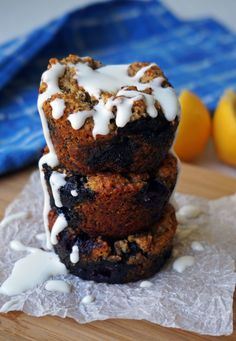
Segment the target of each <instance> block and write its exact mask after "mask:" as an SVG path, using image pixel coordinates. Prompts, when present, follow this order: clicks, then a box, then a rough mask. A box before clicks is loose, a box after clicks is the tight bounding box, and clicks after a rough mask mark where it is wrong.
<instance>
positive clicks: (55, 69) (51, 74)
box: [38, 63, 65, 153]
mask: <svg viewBox="0 0 236 341" xmlns="http://www.w3.org/2000/svg"><path fill="white" fill-rule="evenodd" d="M64 72H65V65H61V64H59V63H58V64H54V65H53V66H52V67H51V68H50V69H49V70H47V71H45V72H44V73H43V74H42V79H41V81H42V82H45V83H46V84H47V88H46V91H45V92H43V93H42V94H40V95H39V96H38V111H39V114H40V118H41V122H42V126H43V133H44V137H45V140H46V142H47V145H48V148H49V151H50V152H51V153H55V150H54V147H53V144H52V141H51V137H50V133H49V129H48V124H47V120H46V117H45V115H44V111H43V104H44V102H45V101H47V100H48V99H50V97H51V96H52V95H54V94H56V93H61V90H60V88H59V86H58V80H59V78H60V77H61V76H62V75H63V74H64ZM57 109H58V108H57ZM60 111H61V109H60ZM54 115H55V116H59V113H58V112H55V111H54Z"/></svg>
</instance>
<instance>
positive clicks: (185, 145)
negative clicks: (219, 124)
mask: <svg viewBox="0 0 236 341" xmlns="http://www.w3.org/2000/svg"><path fill="white" fill-rule="evenodd" d="M179 101H180V107H181V116H180V123H179V128H178V131H177V135H176V139H175V143H174V150H175V152H176V154H177V155H178V157H179V158H180V160H182V161H192V160H194V159H195V158H196V157H197V156H199V155H200V154H201V153H202V151H203V150H204V148H205V146H206V144H207V141H208V139H209V136H210V134H211V118H210V114H209V111H208V110H207V108H206V106H205V105H204V104H203V102H202V101H201V100H200V98H199V97H197V96H196V95H194V94H193V93H192V92H190V91H188V90H184V91H182V93H181V94H180V97H179Z"/></svg>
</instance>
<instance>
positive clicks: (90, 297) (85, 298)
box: [81, 295, 95, 304]
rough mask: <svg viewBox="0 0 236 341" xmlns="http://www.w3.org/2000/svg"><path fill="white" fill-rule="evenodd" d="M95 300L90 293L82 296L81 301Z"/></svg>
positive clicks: (87, 302) (86, 302)
mask: <svg viewBox="0 0 236 341" xmlns="http://www.w3.org/2000/svg"><path fill="white" fill-rule="evenodd" d="M94 301H95V297H94V296H92V295H86V296H84V297H83V298H82V300H81V303H83V304H89V303H92V302H94Z"/></svg>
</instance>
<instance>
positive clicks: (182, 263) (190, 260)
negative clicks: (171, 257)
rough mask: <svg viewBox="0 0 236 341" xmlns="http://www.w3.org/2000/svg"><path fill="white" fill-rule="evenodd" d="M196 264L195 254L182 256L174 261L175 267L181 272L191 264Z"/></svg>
mask: <svg viewBox="0 0 236 341" xmlns="http://www.w3.org/2000/svg"><path fill="white" fill-rule="evenodd" d="M193 264H194V257H193V256H181V257H179V258H177V259H176V260H175V261H174V263H173V269H174V270H175V271H177V272H179V273H182V272H184V270H185V269H187V268H188V267H190V266H193Z"/></svg>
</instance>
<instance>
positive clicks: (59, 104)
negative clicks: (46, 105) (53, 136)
mask: <svg viewBox="0 0 236 341" xmlns="http://www.w3.org/2000/svg"><path fill="white" fill-rule="evenodd" d="M50 105H51V107H52V117H53V118H55V120H58V119H59V118H61V117H62V116H63V114H64V110H65V102H64V100H63V99H62V98H56V99H54V100H53V101H52V102H51V103H50Z"/></svg>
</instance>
